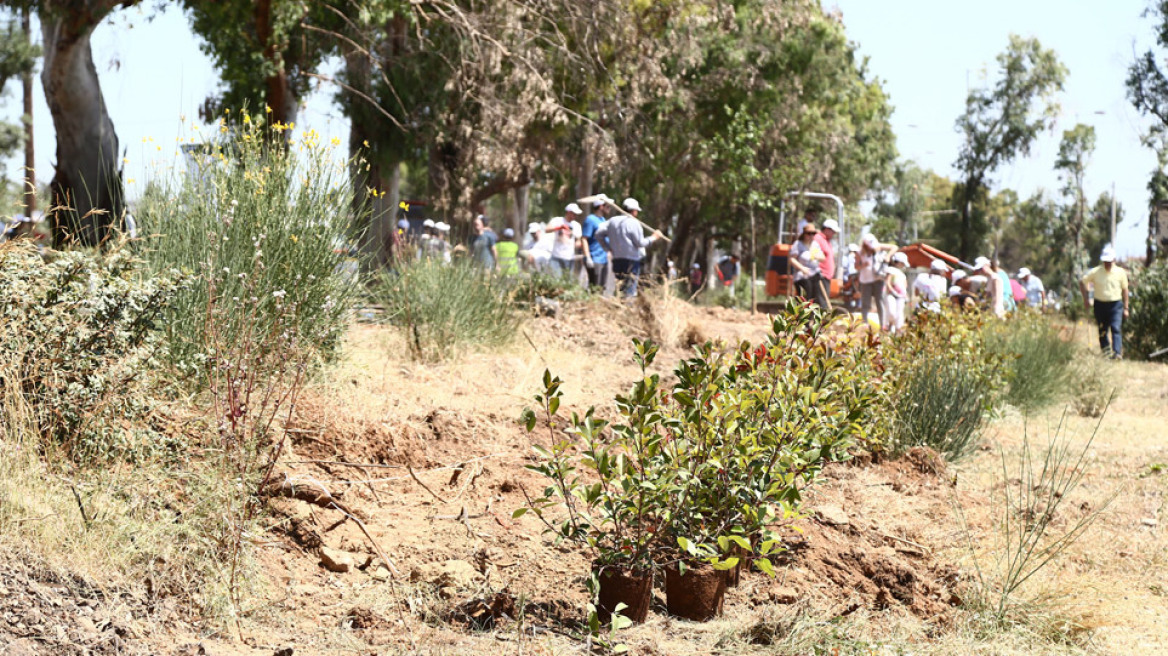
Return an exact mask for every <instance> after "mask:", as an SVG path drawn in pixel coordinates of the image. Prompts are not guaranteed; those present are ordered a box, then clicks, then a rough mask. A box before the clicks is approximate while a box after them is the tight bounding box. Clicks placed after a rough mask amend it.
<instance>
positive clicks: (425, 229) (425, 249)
mask: <svg viewBox="0 0 1168 656" xmlns="http://www.w3.org/2000/svg"><path fill="white" fill-rule="evenodd" d="M436 225H438V224H436V223H434V219H426V220H425V221H422V234H420V235H418V239H417V244H418V259H419V260H424V259H427V258H429V257H430V256H431V255H432V254H433V250H432V244H431V243H430V241H431V240H433V239H435V238H436V237H437V235H436V234H435V229H434V226H436Z"/></svg>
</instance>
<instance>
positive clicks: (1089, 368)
mask: <svg viewBox="0 0 1168 656" xmlns="http://www.w3.org/2000/svg"><path fill="white" fill-rule="evenodd" d="M1111 367H1112V363H1110V362H1108V361H1107V360H1105V359H1103V358H1100V357H1098V356H1096V355H1095V354H1094V353H1090V354H1088V353H1085V352H1084V353H1080V354H1079V357H1077V358H1075V361H1074V362H1073V363H1072V364H1071V379H1072V380H1074V381H1075V385H1074V391H1073V392H1072V394H1071V407H1073V408H1074V409H1075V412H1077V413H1079V416H1081V417H1100V416H1102V415H1103V411H1104V410H1105V409H1106V408H1107V406H1108V404H1110V403H1111V400H1112V398H1113V397H1114V395H1115V390H1116V385H1115V382H1114V381H1113V380H1112V368H1111Z"/></svg>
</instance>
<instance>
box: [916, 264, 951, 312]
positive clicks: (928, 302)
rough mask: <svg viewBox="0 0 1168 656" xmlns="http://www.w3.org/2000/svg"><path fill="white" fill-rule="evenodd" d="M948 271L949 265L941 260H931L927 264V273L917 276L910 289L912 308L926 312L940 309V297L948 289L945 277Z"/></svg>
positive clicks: (943, 295) (941, 297)
mask: <svg viewBox="0 0 1168 656" xmlns="http://www.w3.org/2000/svg"><path fill="white" fill-rule="evenodd" d="M948 271H949V265H947V264H945V262H944V261H943V260H933V262H932V263H931V264H930V265H929V273H922V274H921V275H919V276H917V278H916V280H914V281H913V284H912V290H911V295H912V305H913V307H914V308H916V309H917V310H926V311H928V312H940V311H941V299H943V298H945V294H946V291H947V290H948V289H949V281H948V280H946V279H945V273H947V272H948Z"/></svg>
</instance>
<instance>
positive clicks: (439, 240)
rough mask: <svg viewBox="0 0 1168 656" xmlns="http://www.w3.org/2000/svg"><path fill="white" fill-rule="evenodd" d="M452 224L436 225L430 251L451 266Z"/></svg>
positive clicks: (441, 222) (442, 223)
mask: <svg viewBox="0 0 1168 656" xmlns="http://www.w3.org/2000/svg"><path fill="white" fill-rule="evenodd" d="M449 237H450V224H449V223H446V222H445V221H438V222H437V223H435V224H434V236H433V237H431V238H430V251H431V252H432V253H434V254H435V255H436V256H437V257H438V258H439V259H441V260H442V262H443V263H445V264H450V238H449Z"/></svg>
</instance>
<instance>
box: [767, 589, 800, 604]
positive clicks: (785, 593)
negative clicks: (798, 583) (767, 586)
mask: <svg viewBox="0 0 1168 656" xmlns="http://www.w3.org/2000/svg"><path fill="white" fill-rule="evenodd" d="M771 601H773V602H775V603H776V604H793V603H795V602H796V601H799V593H798V592H796V591H795V589H794V588H790V587H787V586H783V587H781V588H776V589H774V590H771Z"/></svg>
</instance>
